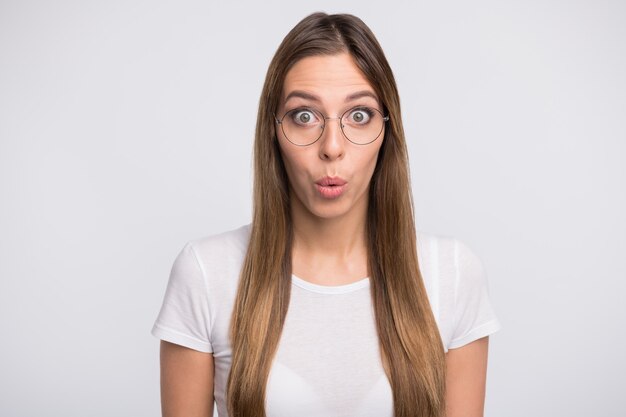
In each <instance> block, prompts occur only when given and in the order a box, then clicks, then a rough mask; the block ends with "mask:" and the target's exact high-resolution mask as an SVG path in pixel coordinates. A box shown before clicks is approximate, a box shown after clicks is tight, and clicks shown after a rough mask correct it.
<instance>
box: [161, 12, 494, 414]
mask: <svg viewBox="0 0 626 417" xmlns="http://www.w3.org/2000/svg"><path fill="white" fill-rule="evenodd" d="M261 97H262V99H261V102H260V106H259V113H258V120H257V129H256V140H255V149H254V163H255V167H254V169H255V176H254V215H253V221H252V223H251V225H247V226H243V227H241V228H239V229H237V230H233V231H229V232H225V233H222V234H220V235H217V236H211V237H206V238H203V239H198V240H195V241H192V242H189V243H188V244H187V245H186V246H185V247H184V249H183V250H182V252H181V253H180V254H179V256H178V258H177V259H176V261H175V262H174V266H173V268H172V272H171V275H170V280H169V284H168V288H167V291H166V295H165V300H164V302H163V306H162V308H161V312H160V314H159V317H158V319H157V321H156V323H155V325H154V328H153V334H154V335H155V336H157V337H159V338H160V339H162V342H161V384H162V385H161V387H162V407H163V414H164V416H209V415H212V412H213V401H214V400H215V401H216V403H217V409H218V412H219V415H220V416H226V415H229V416H231V417H240V416H268V417H275V416H339V415H341V416H359V417H362V416H392V415H393V416H396V417H408V416H411V417H413V416H424V417H425V416H429V417H431V416H432V417H435V416H437V417H440V416H444V415H445V416H446V417H455V416H461V415H462V416H465V417H467V416H480V415H482V410H483V403H484V390H485V378H486V367H487V343H488V342H487V340H488V335H489V334H491V333H493V332H495V331H497V330H498V329H499V327H500V324H499V322H498V320H497V318H496V317H495V315H494V313H493V310H492V309H491V306H490V304H489V299H488V293H487V287H486V280H485V276H484V271H483V270H482V265H481V262H480V260H479V259H478V258H477V257H476V256H475V255H474V254H473V253H472V252H471V250H470V249H469V248H468V247H467V246H466V245H464V244H463V243H462V242H460V241H458V240H456V239H454V238H448V237H440V236H435V235H428V234H425V233H416V231H415V226H414V221H413V208H412V199H411V191H410V184H409V170H408V161H407V150H406V145H405V140H404V133H403V129H402V121H401V117H400V104H399V97H398V92H397V90H396V84H395V80H394V77H393V74H392V72H391V69H390V68H389V65H388V63H387V60H386V58H385V56H384V54H383V52H382V49H381V47H380V45H379V44H378V42H377V41H376V39H375V37H374V35H373V34H372V33H371V31H370V30H369V28H368V27H367V26H366V25H365V24H364V23H363V22H362V21H361V20H359V19H358V18H356V17H354V16H351V15H326V14H323V13H315V14H312V15H310V16H308V17H306V18H305V19H303V20H302V21H301V22H300V23H298V25H296V26H295V27H294V28H293V29H292V30H291V32H290V33H289V34H288V35H287V36H286V37H285V39H284V40H283V42H282V44H281V45H280V47H279V48H278V50H277V52H276V54H275V56H274V58H273V60H272V62H271V64H270V67H269V69H268V72H267V76H266V80H265V84H264V87H263V92H262V95H261Z"/></svg>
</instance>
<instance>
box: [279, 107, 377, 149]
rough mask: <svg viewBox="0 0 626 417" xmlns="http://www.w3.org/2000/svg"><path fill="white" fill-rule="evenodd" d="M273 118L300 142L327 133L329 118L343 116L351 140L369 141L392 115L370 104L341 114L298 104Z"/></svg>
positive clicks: (343, 126)
mask: <svg viewBox="0 0 626 417" xmlns="http://www.w3.org/2000/svg"><path fill="white" fill-rule="evenodd" d="M274 119H275V120H276V123H278V124H279V125H280V127H281V129H282V131H283V134H284V135H285V137H286V138H287V140H288V141H289V142H291V143H293V144H294V145H297V146H307V145H311V144H313V143H315V142H317V140H318V139H319V138H321V137H322V133H324V128H325V127H326V120H330V119H339V120H340V123H339V125H340V126H341V131H342V132H343V135H344V136H345V137H346V139H348V140H349V141H350V142H352V143H354V144H356V145H367V144H368V143H372V142H374V141H375V140H376V139H378V137H379V136H380V134H381V133H382V131H383V128H384V127H385V122H386V121H388V120H389V116H383V114H382V113H381V112H380V110H378V109H375V108H372V107H367V106H357V107H353V108H351V109H348V110H346V111H345V112H344V113H343V114H342V115H341V117H326V116H324V115H323V114H322V113H321V112H320V111H319V110H316V109H313V108H311V107H298V108H295V109H293V110H289V111H288V112H287V113H285V115H284V116H283V117H282V118H281V119H278V118H277V117H276V115H274Z"/></svg>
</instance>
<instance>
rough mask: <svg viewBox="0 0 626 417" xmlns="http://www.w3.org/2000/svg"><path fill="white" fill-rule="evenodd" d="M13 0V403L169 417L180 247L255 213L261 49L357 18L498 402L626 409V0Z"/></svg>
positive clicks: (52, 412) (7, 26)
mask: <svg viewBox="0 0 626 417" xmlns="http://www.w3.org/2000/svg"><path fill="white" fill-rule="evenodd" d="M222 3H225V2H220V4H216V3H212V2H206V1H205V2H196V1H155V0H151V1H147V0H145V1H140V0H125V1H99V2H96V1H55V2H46V1H6V0H2V2H0V334H1V342H0V415H2V416H7V417H12V416H15V417H22V416H103V417H104V416H155V415H158V414H159V412H160V411H159V410H160V404H159V382H158V377H159V375H158V341H157V340H156V339H155V338H153V337H152V336H151V335H150V334H149V331H150V329H151V327H152V323H153V321H154V319H155V318H156V315H157V313H158V310H159V308H160V305H161V301H162V296H163V293H164V291H165V286H166V283H167V278H168V275H169V270H170V268H171V265H172V262H173V260H174V257H175V256H176V254H177V253H178V252H179V251H180V249H181V248H182V247H183V245H184V243H186V242H187V241H188V240H190V239H194V238H198V237H201V236H205V235H208V234H213V233H217V232H220V231H225V230H228V229H231V228H234V227H237V226H239V225H242V224H244V223H248V222H249V221H250V215H251V179H252V172H251V145H252V140H253V133H254V125H255V118H256V111H257V106H258V101H259V94H260V90H261V86H262V82H263V79H264V77H265V71H266V69H267V65H268V63H269V61H270V59H271V57H272V55H273V53H274V51H275V50H276V48H277V46H278V44H279V43H280V41H281V40H282V38H283V37H284V36H285V35H286V34H287V32H288V31H289V29H290V28H291V27H293V26H294V25H295V24H296V23H297V22H298V21H299V20H300V19H301V18H303V17H305V16H306V15H308V14H309V13H311V12H314V11H318V10H322V11H326V12H329V13H336V12H348V13H353V14H356V15H357V16H359V17H361V18H362V19H363V20H364V21H365V22H366V23H367V24H368V25H369V26H370V27H371V29H372V30H373V31H374V33H375V34H376V35H377V37H378V39H379V41H380V42H381V44H382V46H383V48H384V50H385V52H386V54H387V57H388V59H389V61H390V64H391V66H392V68H393V70H394V72H395V75H396V77H397V82H398V86H399V90H400V95H401V100H402V106H403V107H402V111H403V118H404V121H405V130H406V134H407V139H408V145H409V148H410V153H411V155H410V156H411V172H412V178H413V191H414V195H415V203H416V219H417V224H418V228H420V229H421V230H424V231H427V232H430V233H436V234H442V235H450V236H455V237H457V238H459V239H461V240H463V241H464V242H466V243H467V244H468V245H469V246H470V247H471V248H473V249H474V251H475V252H476V253H477V254H478V255H479V256H480V258H481V259H482V261H483V262H484V264H485V267H486V270H487V273H488V278H489V285H490V294H491V297H492V302H493V305H494V308H495V310H496V312H497V314H498V317H499V318H500V320H501V322H502V324H503V329H502V330H501V331H500V332H498V333H496V334H495V335H493V336H492V337H491V342H490V359H489V374H488V391H487V398H486V415H487V416H490V417H496V416H498V417H499V416H507V417H527V416H534V417H544V416H545V417H554V416H568V417H578V416H580V417H583V416H584V417H588V416H591V415H593V416H617V415H626V405H625V403H626V402H625V401H624V383H623V381H624V375H625V374H626V361H625V359H624V352H625V351H626V336H625V332H624V318H625V317H626V307H625V305H626V303H625V302H624V292H625V291H626V285H625V284H624V281H625V279H626V262H625V261H624V260H625V259H626V221H625V219H624V213H626V172H625V171H626V170H625V164H624V162H625V157H626V145H625V142H626V77H625V74H626V47H625V46H624V45H625V43H626V5H625V4H624V3H623V2H620V1H612V2H611V1H603V0H599V1H598V0H593V1H592V0H588V1H528V0H525V1H524V0H520V1H495V0H494V1H484V0H478V1H474V2H466V1H458V0H457V1H445V2H423V1H417V2H416V1H411V2H409V1H407V2H383V1H377V2H365V1H350V2H338V1H317V2H315V5H314V6H311V4H312V3H311V2H289V4H287V2H285V4H281V3H280V2H276V1H264V2H254V3H253V2H249V3H248V4H244V3H241V2H231V5H225V4H222Z"/></svg>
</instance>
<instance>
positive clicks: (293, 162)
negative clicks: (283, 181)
mask: <svg viewBox="0 0 626 417" xmlns="http://www.w3.org/2000/svg"><path fill="white" fill-rule="evenodd" d="M280 153H281V156H282V158H283V164H284V165H285V170H286V171H287V177H288V179H289V183H290V184H291V185H292V186H295V185H296V184H297V183H299V182H302V181H304V180H305V179H306V169H305V168H306V167H305V161H306V158H303V152H299V153H291V152H289V151H285V150H283V149H282V148H281V152H280Z"/></svg>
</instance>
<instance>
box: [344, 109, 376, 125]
mask: <svg viewBox="0 0 626 417" xmlns="http://www.w3.org/2000/svg"><path fill="white" fill-rule="evenodd" d="M373 114H374V111H373V110H372V109H370V108H369V107H356V108H354V109H352V110H350V111H349V112H348V120H347V121H348V123H350V124H357V125H364V124H367V123H368V122H369V121H370V119H371V118H372V115H373Z"/></svg>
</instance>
